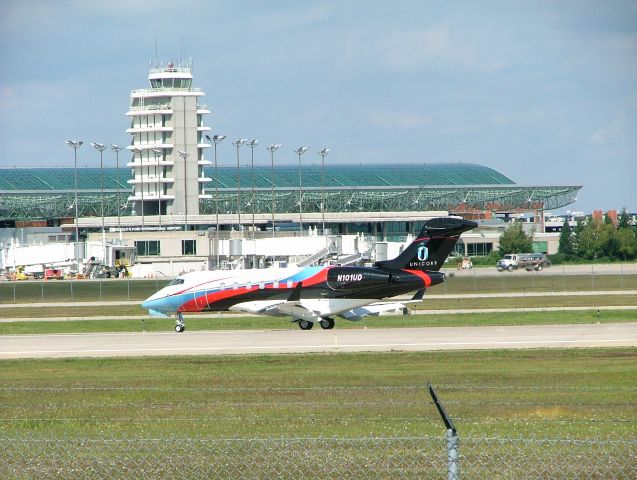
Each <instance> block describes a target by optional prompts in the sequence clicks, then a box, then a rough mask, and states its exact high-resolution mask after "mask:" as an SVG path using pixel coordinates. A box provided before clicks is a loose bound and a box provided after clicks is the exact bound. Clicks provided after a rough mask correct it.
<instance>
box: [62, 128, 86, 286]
mask: <svg viewBox="0 0 637 480" xmlns="http://www.w3.org/2000/svg"><path fill="white" fill-rule="evenodd" d="M64 143H66V144H67V145H68V146H69V147H71V148H72V149H73V158H74V161H75V249H74V250H75V261H76V263H77V273H79V271H80V257H79V255H80V252H79V251H78V249H79V243H80V229H79V226H78V221H79V219H78V208H77V149H78V148H80V147H81V146H82V144H83V143H84V142H83V141H82V140H66V141H65V142H64Z"/></svg>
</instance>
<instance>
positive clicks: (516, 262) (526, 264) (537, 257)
mask: <svg viewBox="0 0 637 480" xmlns="http://www.w3.org/2000/svg"><path fill="white" fill-rule="evenodd" d="M550 266H551V261H550V260H549V259H548V257H547V256H546V254H544V253H509V254H507V255H505V256H504V257H503V258H501V259H500V260H498V263H497V264H496V267H497V268H498V272H501V271H502V270H508V271H509V272H512V271H513V270H515V269H518V268H525V269H526V270H527V271H529V272H530V271H531V270H536V271H538V272H539V271H540V270H542V269H543V268H544V267H550Z"/></svg>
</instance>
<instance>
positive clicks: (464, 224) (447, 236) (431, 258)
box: [375, 217, 478, 271]
mask: <svg viewBox="0 0 637 480" xmlns="http://www.w3.org/2000/svg"><path fill="white" fill-rule="evenodd" d="M477 226H478V224H477V223H476V222H472V221H471V220H464V219H462V218H454V217H438V218H432V219H431V220H427V221H426V222H425V224H424V225H423V227H422V230H421V231H420V233H419V234H418V238H416V240H414V241H413V242H412V243H411V244H409V246H408V247H407V248H406V249H405V250H404V251H403V252H402V253H401V254H400V255H398V256H397V257H396V258H394V259H392V260H382V261H378V262H376V263H375V266H376V267H378V268H389V269H407V270H431V271H438V270H440V268H441V267H442V265H443V263H444V262H445V260H446V259H447V256H448V255H449V253H451V250H453V247H454V245H455V244H456V242H457V241H458V238H460V235H461V234H462V233H463V232H466V231H467V230H471V229H474V228H476V227H477Z"/></svg>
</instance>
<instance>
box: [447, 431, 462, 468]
mask: <svg viewBox="0 0 637 480" xmlns="http://www.w3.org/2000/svg"><path fill="white" fill-rule="evenodd" d="M459 443H460V442H459V439H458V432H456V431H455V430H452V429H448V430H447V480H460V472H459V468H458V467H459V466H458V446H459Z"/></svg>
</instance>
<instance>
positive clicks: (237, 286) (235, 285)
mask: <svg viewBox="0 0 637 480" xmlns="http://www.w3.org/2000/svg"><path fill="white" fill-rule="evenodd" d="M232 289H233V290H238V289H239V284H238V283H237V282H234V285H233V286H232Z"/></svg>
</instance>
